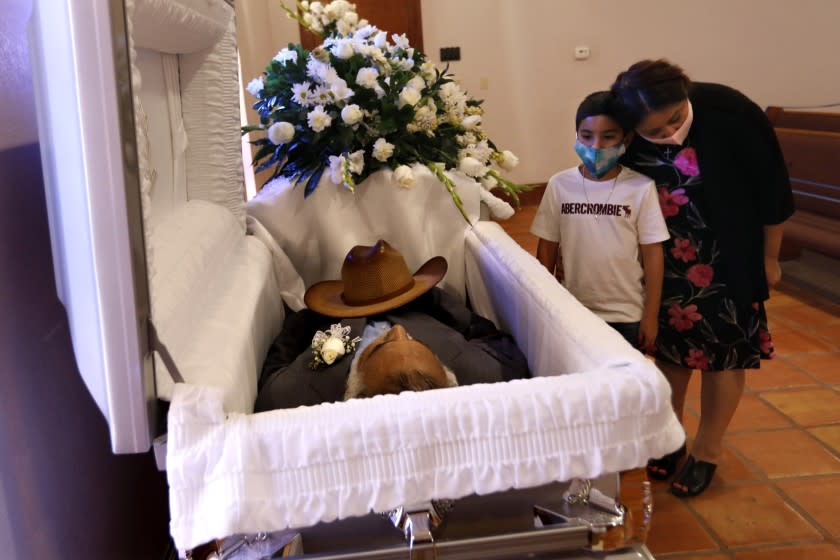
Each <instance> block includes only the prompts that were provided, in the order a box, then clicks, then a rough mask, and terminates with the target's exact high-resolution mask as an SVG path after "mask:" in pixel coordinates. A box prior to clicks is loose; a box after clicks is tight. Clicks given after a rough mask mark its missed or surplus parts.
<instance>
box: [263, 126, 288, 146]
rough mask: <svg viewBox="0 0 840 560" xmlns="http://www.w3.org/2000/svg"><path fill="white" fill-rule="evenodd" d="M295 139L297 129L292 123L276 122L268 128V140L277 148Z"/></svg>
mask: <svg viewBox="0 0 840 560" xmlns="http://www.w3.org/2000/svg"><path fill="white" fill-rule="evenodd" d="M294 137H295V127H294V126H293V125H292V124H291V123H287V122H284V121H281V122H276V123H274V124H273V125H271V126H270V127H269V128H268V139H269V140H270V141H271V143H272V144H274V145H276V146H279V145H280V144H285V143H286V142H288V141H289V140H291V139H292V138H294Z"/></svg>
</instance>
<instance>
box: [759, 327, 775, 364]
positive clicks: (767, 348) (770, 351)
mask: <svg viewBox="0 0 840 560" xmlns="http://www.w3.org/2000/svg"><path fill="white" fill-rule="evenodd" d="M758 338H759V340H760V341H761V353H762V354H765V355H767V356H769V357H770V358H775V357H776V348H775V346H773V340H772V339H771V338H770V333H769V332H767V331H766V330H764V329H762V328H760V327H759V329H758Z"/></svg>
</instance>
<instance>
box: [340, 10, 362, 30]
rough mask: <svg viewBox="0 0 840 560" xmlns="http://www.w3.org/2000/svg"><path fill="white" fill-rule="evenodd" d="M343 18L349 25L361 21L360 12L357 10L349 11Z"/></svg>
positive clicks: (351, 25)
mask: <svg viewBox="0 0 840 560" xmlns="http://www.w3.org/2000/svg"><path fill="white" fill-rule="evenodd" d="M341 19H343V20H344V23H346V24H347V25H349V26H350V27H353V26H355V25H356V24H358V23H359V14H357V13H356V12H347V13H346V14H344V16H343V17H342V18H341Z"/></svg>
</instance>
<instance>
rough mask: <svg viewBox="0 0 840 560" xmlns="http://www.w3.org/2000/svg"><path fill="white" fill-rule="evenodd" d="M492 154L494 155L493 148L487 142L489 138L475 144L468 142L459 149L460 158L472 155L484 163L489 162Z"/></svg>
mask: <svg viewBox="0 0 840 560" xmlns="http://www.w3.org/2000/svg"><path fill="white" fill-rule="evenodd" d="M491 156H493V148H491V147H490V145H489V144H488V143H487V140H482V141H481V142H478V143H475V144H468V145H467V146H466V147H465V148H462V149H460V150H458V159H459V160H461V159H464V158H465V157H471V158H474V159H477V160H478V161H480V162H481V163H483V164H485V165H486V164H488V163H489V161H490V158H491Z"/></svg>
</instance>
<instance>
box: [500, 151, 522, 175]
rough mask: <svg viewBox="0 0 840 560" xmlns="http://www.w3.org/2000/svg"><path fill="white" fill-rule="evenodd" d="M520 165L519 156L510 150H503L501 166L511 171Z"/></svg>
mask: <svg viewBox="0 0 840 560" xmlns="http://www.w3.org/2000/svg"><path fill="white" fill-rule="evenodd" d="M517 165H519V158H518V157H516V156H515V155H514V153H513V152H511V151H510V150H505V151H504V152H502V159H501V161H499V166H500V167H501V168H502V169H504V170H505V171H510V170H511V169H513V168H514V167H516V166H517Z"/></svg>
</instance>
